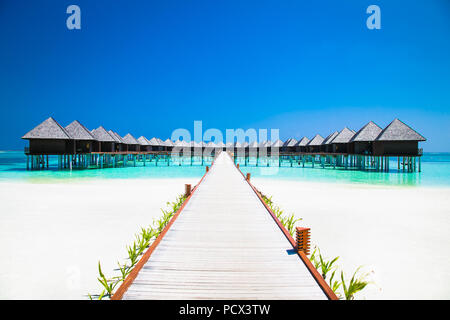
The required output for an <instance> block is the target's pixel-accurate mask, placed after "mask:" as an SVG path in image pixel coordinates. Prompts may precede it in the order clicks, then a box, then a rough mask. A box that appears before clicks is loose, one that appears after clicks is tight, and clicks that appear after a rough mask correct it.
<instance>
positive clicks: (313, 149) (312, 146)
mask: <svg viewBox="0 0 450 320" xmlns="http://www.w3.org/2000/svg"><path fill="white" fill-rule="evenodd" d="M323 140H324V139H323V137H322V136H321V135H320V134H316V135H315V136H314V138H312V139H311V140H310V141H309V142H308V143H307V144H306V151H307V152H310V153H318V152H320V146H321V145H322V142H323Z"/></svg>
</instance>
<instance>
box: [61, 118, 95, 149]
mask: <svg viewBox="0 0 450 320" xmlns="http://www.w3.org/2000/svg"><path fill="white" fill-rule="evenodd" d="M64 129H66V132H67V133H68V134H69V135H70V137H71V138H72V139H73V140H71V141H70V142H69V144H70V147H69V148H70V149H72V152H70V153H71V154H83V153H89V152H92V148H93V144H94V142H95V138H94V136H93V135H92V134H91V132H90V131H89V130H88V129H87V128H86V127H85V126H83V125H82V124H81V123H80V122H79V121H77V120H75V121H73V122H72V123H71V124H69V125H68V126H66V127H65V128H64Z"/></svg>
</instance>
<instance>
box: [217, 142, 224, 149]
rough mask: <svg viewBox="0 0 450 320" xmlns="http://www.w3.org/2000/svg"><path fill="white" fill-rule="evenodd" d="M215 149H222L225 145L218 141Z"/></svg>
mask: <svg viewBox="0 0 450 320" xmlns="http://www.w3.org/2000/svg"><path fill="white" fill-rule="evenodd" d="M217 147H218V148H223V147H225V144H224V143H223V142H222V141H219V142H218V143H217Z"/></svg>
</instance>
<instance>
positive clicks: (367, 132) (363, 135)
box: [350, 121, 383, 142]
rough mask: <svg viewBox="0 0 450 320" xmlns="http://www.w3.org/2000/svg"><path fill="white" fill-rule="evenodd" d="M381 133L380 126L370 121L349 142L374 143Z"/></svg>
mask: <svg viewBox="0 0 450 320" xmlns="http://www.w3.org/2000/svg"><path fill="white" fill-rule="evenodd" d="M381 131H383V129H381V127H380V126H378V125H377V124H376V123H375V122H373V121H370V122H369V123H368V124H366V125H365V126H364V127H362V128H361V129H359V131H358V132H356V133H355V135H354V136H353V138H352V139H351V140H350V142H354V141H375V139H376V138H377V137H378V136H379V135H380V133H381Z"/></svg>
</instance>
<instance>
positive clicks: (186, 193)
mask: <svg viewBox="0 0 450 320" xmlns="http://www.w3.org/2000/svg"><path fill="white" fill-rule="evenodd" d="M190 195H191V185H190V184H185V185H184V196H185V197H189V196H190Z"/></svg>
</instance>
